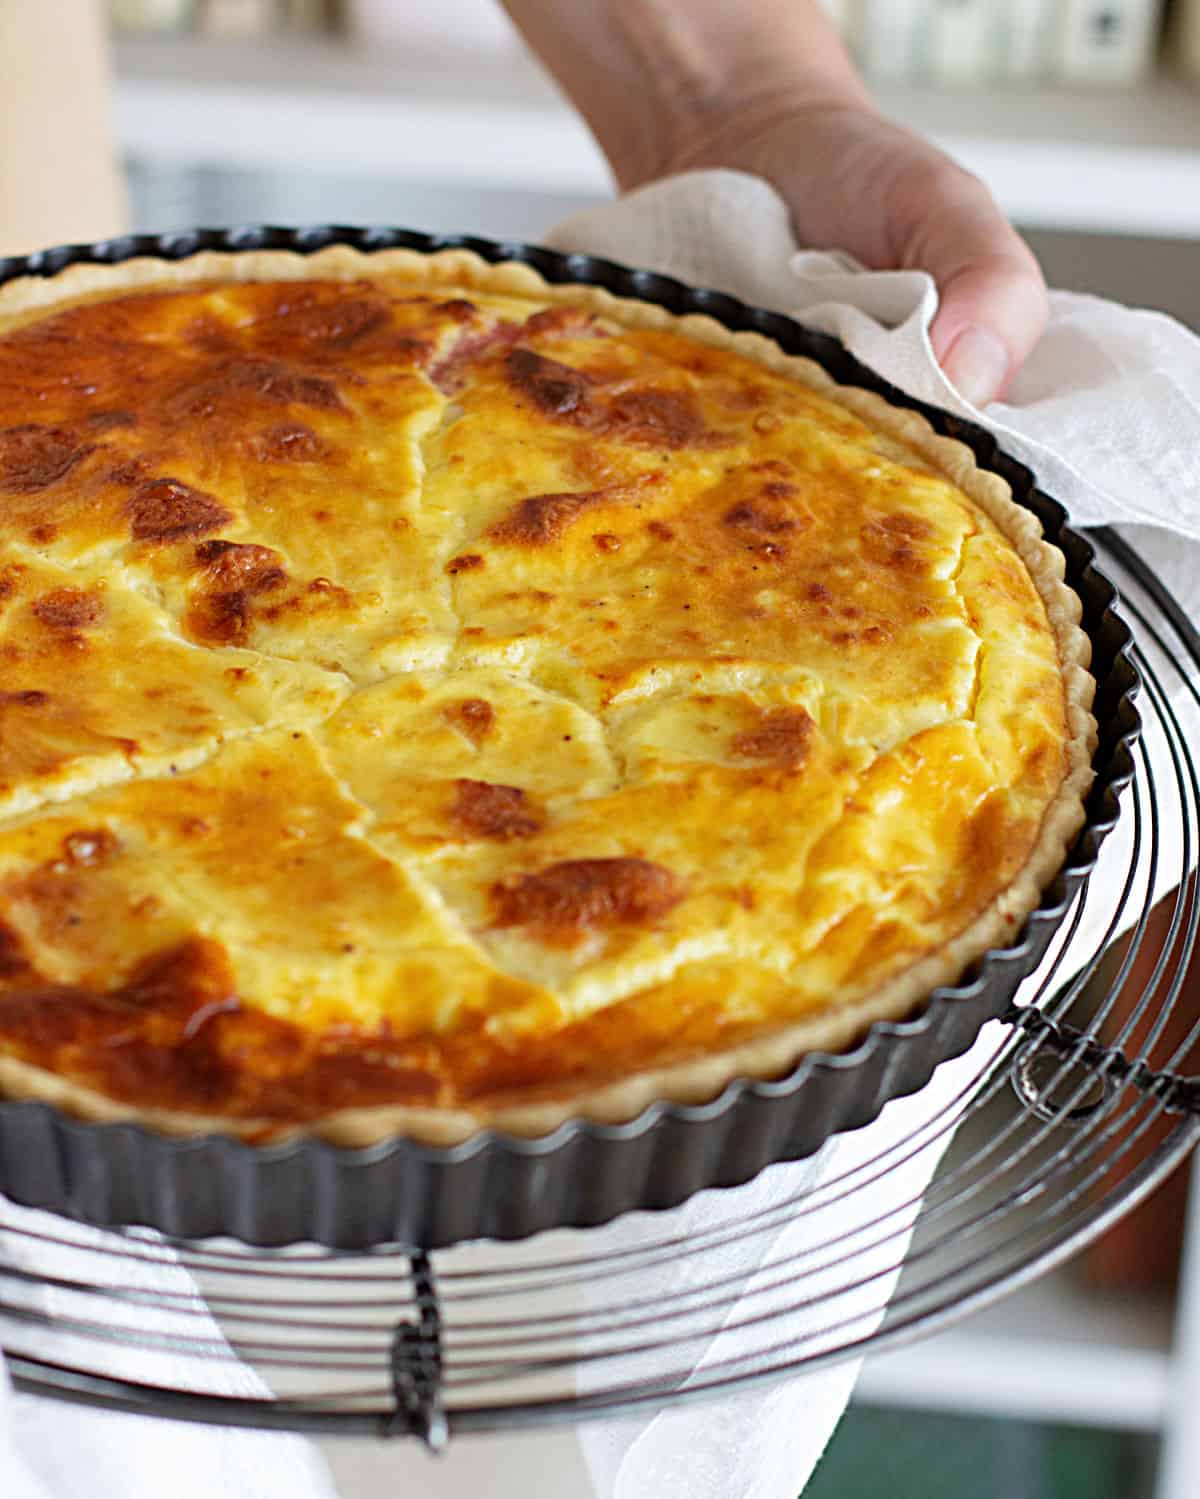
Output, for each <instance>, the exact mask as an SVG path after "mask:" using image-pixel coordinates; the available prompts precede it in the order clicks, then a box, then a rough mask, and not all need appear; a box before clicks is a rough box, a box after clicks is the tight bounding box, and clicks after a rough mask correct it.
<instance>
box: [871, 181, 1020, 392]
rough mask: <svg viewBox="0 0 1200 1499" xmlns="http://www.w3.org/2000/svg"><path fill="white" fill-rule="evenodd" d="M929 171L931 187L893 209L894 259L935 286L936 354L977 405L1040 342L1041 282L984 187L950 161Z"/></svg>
mask: <svg viewBox="0 0 1200 1499" xmlns="http://www.w3.org/2000/svg"><path fill="white" fill-rule="evenodd" d="M934 170H935V172H936V184H934V183H932V182H931V181H930V180H929V178H928V177H927V178H926V182H925V190H924V191H923V192H922V194H921V198H922V199H923V202H921V203H914V202H912V200H911V199H909V200H908V201H901V202H900V203H899V204H898V206H897V212H896V217H895V219H894V220H893V222H895V223H896V224H897V226H898V228H899V231H900V233H901V235H902V236H903V241H904V242H903V244H902V246H901V248H900V255H899V257H898V258H900V259H901V261H902V263H904V264H907V265H913V266H920V267H921V268H922V269H924V270H927V271H929V272H930V274H931V275H932V276H933V278H934V280H935V281H936V282H937V286H938V293H939V305H938V312H937V316H936V317H935V318H934V321H933V325H932V327H931V328H930V339H931V341H932V343H933V351H934V354H935V355H936V357H937V359H938V362H939V363H940V364H941V366H942V368H943V369H944V370H945V372H946V375H947V377H948V378H949V379H950V381H951V383H952V384H953V385H954V386H955V387H956V388H957V389H958V391H959V392H960V394H961V395H963V396H964V398H965V399H966V400H968V401H970V402H971V403H972V404H974V405H977V406H982V405H984V404H986V403H987V402H988V401H992V400H995V399H996V398H997V397H998V396H1001V395H1003V393H1004V392H1005V390H1006V389H1007V387H1008V385H1009V383H1010V382H1011V380H1012V378H1013V376H1014V375H1015V374H1016V372H1017V370H1018V369H1019V368H1020V366H1021V364H1022V363H1023V362H1024V360H1025V358H1026V356H1027V355H1028V354H1029V352H1030V350H1031V349H1032V348H1033V346H1034V344H1036V343H1037V341H1038V339H1039V338H1040V337H1041V334H1042V331H1043V329H1044V328H1045V326H1046V317H1047V312H1048V304H1047V297H1046V284H1045V281H1044V280H1043V278H1042V273H1041V270H1040V268H1039V267H1038V263H1037V261H1036V259H1035V258H1034V256H1033V252H1032V251H1031V250H1030V249H1029V247H1028V246H1027V245H1026V244H1025V242H1024V240H1022V239H1021V237H1020V236H1019V235H1018V234H1017V232H1016V231H1015V230H1014V229H1013V228H1012V227H1011V225H1009V223H1008V222H1007V221H1006V219H1005V218H1004V216H1003V214H1001V212H1000V210H999V209H998V208H997V207H996V204H995V202H994V201H993V199H992V197H991V194H990V193H989V192H988V191H987V189H986V188H985V187H984V186H983V184H982V183H980V182H979V181H978V180H977V179H975V178H974V177H971V176H969V175H968V174H967V173H965V172H963V171H962V170H961V169H960V168H958V167H956V166H955V165H954V164H953V163H951V162H949V161H948V160H946V161H945V162H944V165H943V163H941V162H939V163H938V164H937V165H936V167H935V169H934ZM931 205H936V208H932V207H931Z"/></svg>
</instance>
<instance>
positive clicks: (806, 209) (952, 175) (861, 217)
mask: <svg viewBox="0 0 1200 1499" xmlns="http://www.w3.org/2000/svg"><path fill="white" fill-rule="evenodd" d="M700 166H723V167H734V168H738V169H740V170H742V171H747V172H752V173H754V174H756V175H757V176H760V177H764V178H766V180H767V181H768V182H770V183H771V184H772V185H773V186H774V187H775V188H776V190H777V191H778V192H779V193H780V194H781V195H782V196H783V198H784V200H785V201H786V202H787V204H788V206H789V208H790V209H791V213H792V220H793V223H794V226H795V229H796V235H797V238H798V239H799V241H800V242H801V244H803V245H805V246H809V247H812V248H814V249H827V248H836V249H842V250H846V251H848V252H849V253H850V254H851V255H853V256H854V257H855V259H856V260H859V261H861V262H862V263H863V264H864V265H866V266H868V267H870V268H871V269H875V270H883V269H920V270H925V271H928V272H929V273H930V274H931V275H932V276H933V279H934V281H935V282H936V283H937V287H938V292H939V306H938V311H937V315H936V317H935V318H934V321H933V325H932V328H931V329H930V338H931V340H932V343H933V351H934V354H935V355H936V357H937V359H938V362H939V363H940V364H941V365H942V367H943V369H944V370H945V371H946V374H947V376H948V377H949V379H950V381H951V383H952V384H953V385H954V386H955V387H956V388H957V389H958V391H959V392H960V394H961V395H963V396H964V397H965V398H966V399H967V400H968V401H970V402H972V403H973V404H974V405H976V406H982V405H985V404H986V403H987V402H989V401H992V400H995V399H996V398H998V397H1000V396H1002V395H1003V394H1004V392H1005V390H1006V388H1007V386H1008V384H1009V382H1010V381H1011V379H1012V377H1013V375H1014V374H1015V373H1016V371H1017V369H1018V368H1019V366H1020V365H1021V363H1022V361H1023V360H1024V359H1025V357H1026V355H1027V354H1028V353H1029V352H1030V350H1031V349H1032V348H1033V346H1034V344H1035V343H1036V342H1037V340H1038V338H1039V337H1040V336H1041V333H1042V330H1043V329H1044V327H1045V324H1046V316H1047V298H1046V286H1045V282H1044V281H1043V279H1042V273H1041V270H1040V269H1039V267H1038V263H1037V261H1036V260H1035V259H1034V256H1033V253H1032V251H1031V250H1030V249H1029V247H1028V246H1027V245H1026V244H1025V242H1024V241H1023V240H1022V239H1021V237H1020V236H1019V235H1018V234H1017V232H1016V231H1015V230H1014V229H1013V228H1012V226H1011V225H1010V224H1009V223H1008V222H1007V221H1006V219H1005V218H1004V216H1003V214H1002V213H1001V212H1000V210H999V208H998V207H997V206H996V204H995V202H994V200H993V198H992V196H991V194H990V193H989V192H988V190H987V188H986V187H985V186H984V185H983V183H982V182H980V181H979V179H978V178H976V177H973V176H971V175H970V173H968V172H966V171H964V170H963V168H961V167H960V166H958V165H957V164H956V163H955V162H954V161H952V160H951V159H950V158H949V157H948V156H946V155H945V154H944V153H943V152H941V151H939V150H937V149H936V148H935V147H933V146H932V145H930V144H929V143H928V142H927V141H924V140H922V139H921V138H920V137H919V136H917V135H914V134H912V133H911V132H910V131H907V130H904V129H901V128H900V127H899V126H897V125H894V124H892V123H891V122H889V121H887V120H885V119H883V118H882V117H881V116H879V115H878V114H877V113H875V111H874V110H873V109H872V108H871V107H870V105H869V104H865V103H862V104H860V103H857V102H856V103H852V104H844V103H840V102H834V103H824V102H822V103H817V104H810V105H805V106H803V107H799V108H796V109H793V110H787V111H783V112H781V113H779V114H777V115H772V116H770V117H768V118H767V119H765V120H763V119H759V120H756V121H755V122H754V124H753V126H752V127H751V128H749V129H747V128H746V127H745V126H744V125H743V124H742V123H741V122H740V121H739V119H738V117H737V115H736V114H733V115H731V116H730V123H729V126H728V127H727V128H725V129H722V130H719V131H717V132H715V133H713V134H710V135H708V136H707V137H706V138H704V139H703V140H699V141H697V142H696V143H695V144H694V145H692V146H691V147H690V148H689V147H688V146H687V145H684V146H683V147H682V149H681V150H680V151H679V152H678V154H677V156H676V158H675V160H673V161H672V162H671V163H670V164H669V170H670V171H684V170H688V169H690V168H694V167H700Z"/></svg>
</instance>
